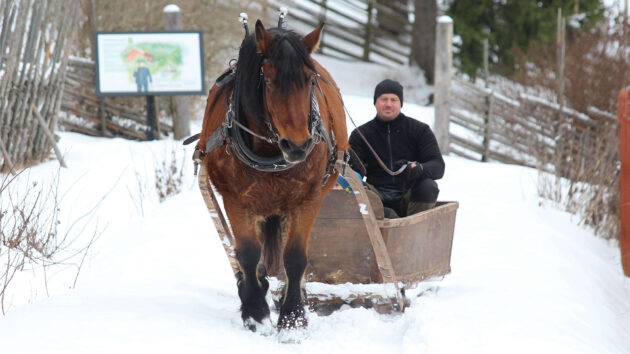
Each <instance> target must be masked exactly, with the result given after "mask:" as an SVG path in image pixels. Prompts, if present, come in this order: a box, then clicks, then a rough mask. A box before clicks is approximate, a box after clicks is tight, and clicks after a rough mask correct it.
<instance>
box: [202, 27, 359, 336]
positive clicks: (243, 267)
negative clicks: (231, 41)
mask: <svg viewBox="0 0 630 354" xmlns="http://www.w3.org/2000/svg"><path fill="white" fill-rule="evenodd" d="M322 28H323V24H322V25H320V26H319V27H317V28H316V29H315V30H313V31H312V32H311V33H309V34H308V35H306V36H304V37H301V36H299V35H298V34H296V33H295V32H292V31H287V30H284V29H281V28H272V29H269V30H266V29H265V27H264V26H263V25H262V23H261V22H260V20H258V21H257V22H256V28H255V33H254V34H252V35H248V36H246V37H245V39H244V40H243V43H242V44H241V49H240V51H239V58H238V61H237V63H236V66H235V67H234V68H233V70H232V73H231V74H232V75H233V79H231V80H230V79H226V80H221V78H219V80H217V84H215V86H213V87H212V89H211V90H210V93H209V96H208V102H207V106H206V111H205V116H204V121H203V128H202V132H201V135H200V139H199V143H198V145H197V149H198V150H201V151H202V156H203V155H204V154H205V156H204V157H203V160H202V163H204V164H205V167H206V169H207V171H208V175H209V177H210V180H211V182H212V184H213V185H214V186H215V187H216V189H217V191H218V192H219V193H220V194H221V196H222V197H223V203H224V207H225V212H226V214H227V217H228V219H229V221H230V224H231V226H232V230H233V232H234V237H235V243H236V245H235V246H236V258H237V260H238V263H239V266H240V272H239V274H238V275H237V287H238V294H239V297H240V299H241V317H242V319H243V321H244V324H245V326H246V327H248V328H249V329H251V330H255V328H256V327H255V322H253V321H257V322H262V321H263V320H264V319H265V318H267V317H269V306H268V304H267V302H266V300H265V294H266V292H267V290H268V288H269V282H268V281H267V279H266V275H267V273H266V270H267V269H273V267H275V266H278V265H279V264H280V263H279V262H280V255H282V265H283V266H284V271H285V274H286V283H285V286H284V290H283V296H282V299H281V302H280V304H281V306H280V316H279V319H278V328H279V329H286V328H300V327H305V326H306V325H307V321H306V317H305V311H304V306H305V304H306V299H305V298H304V294H305V292H303V281H304V279H303V278H304V270H305V268H306V263H307V250H308V243H309V239H310V235H311V229H312V227H313V223H314V221H315V218H316V216H317V214H318V212H319V209H320V205H321V202H322V199H323V198H324V196H325V195H326V193H327V192H328V191H329V190H330V189H331V188H332V186H333V185H334V183H335V181H336V177H337V171H336V170H335V168H334V167H333V166H334V164H335V161H338V160H339V158H338V156H342V155H343V153H344V152H345V151H346V150H347V148H348V137H347V130H346V121H345V112H344V108H343V102H342V100H341V95H340V93H339V89H338V87H337V85H336V84H335V83H334V81H333V79H332V77H331V76H330V74H329V73H328V72H327V71H326V70H325V69H324V68H323V67H322V66H321V65H320V64H319V63H318V62H317V61H315V60H314V59H313V58H312V57H311V55H310V54H311V53H312V52H313V51H314V50H315V49H316V48H317V45H318V44H319V39H320V35H321V31H322ZM226 75H227V74H226ZM226 75H223V76H222V77H223V78H225V77H228V76H226ZM228 78H229V77H228ZM223 81H225V83H224V82H223ZM239 122H240V124H239ZM234 128H239V129H236V131H235V129H234ZM217 142H218V143H217ZM239 142H240V143H239ZM210 150H211V151H210ZM206 153H207V154H206ZM340 153H341V155H340ZM326 175H328V178H325V176H326Z"/></svg>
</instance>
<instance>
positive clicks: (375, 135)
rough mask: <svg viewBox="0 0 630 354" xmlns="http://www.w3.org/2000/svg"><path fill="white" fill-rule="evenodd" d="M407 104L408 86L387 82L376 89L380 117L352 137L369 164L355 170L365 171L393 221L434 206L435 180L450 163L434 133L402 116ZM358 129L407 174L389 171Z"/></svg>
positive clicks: (354, 147) (383, 156)
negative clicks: (406, 87)
mask: <svg viewBox="0 0 630 354" xmlns="http://www.w3.org/2000/svg"><path fill="white" fill-rule="evenodd" d="M402 105H403V87H402V85H400V83H398V82H396V81H393V80H389V79H387V80H384V81H382V82H381V83H379V84H378V85H377V86H376V88H375V89H374V106H375V107H376V117H375V118H374V119H372V120H371V121H369V122H367V123H365V124H363V125H362V126H360V127H359V128H357V129H355V130H354V131H353V132H352V134H350V146H351V147H352V150H354V152H355V153H356V155H357V157H358V158H359V159H360V160H361V161H360V162H361V163H362V165H363V166H361V165H359V163H358V162H357V161H354V160H353V161H351V166H352V167H353V168H354V169H355V170H357V171H361V170H362V168H361V167H364V168H365V175H366V176H367V183H368V187H370V189H372V190H374V191H375V192H377V193H378V194H379V196H380V198H381V200H382V201H383V206H384V207H385V212H386V214H385V216H386V217H389V218H391V217H396V216H397V215H400V216H405V215H411V214H415V213H419V212H421V211H424V210H428V209H430V208H432V207H434V206H435V202H436V200H437V196H438V193H439V191H440V190H439V189H438V186H437V183H436V182H435V180H437V179H440V178H442V176H443V175H444V159H443V158H442V153H441V152H440V148H439V146H438V143H437V140H436V139H435V135H434V134H433V132H432V131H431V128H430V127H429V126H428V125H426V124H424V123H422V122H420V121H418V120H416V119H414V118H411V117H407V116H405V115H404V114H403V113H401V112H400V109H401V108H402ZM357 130H359V131H360V132H361V133H362V134H363V136H364V137H365V138H366V139H367V141H368V142H369V144H370V145H371V146H372V148H373V149H374V150H375V151H376V153H377V154H378V156H379V158H380V159H381V160H382V161H383V162H384V163H385V165H386V166H387V168H388V169H389V170H392V171H397V170H399V169H400V168H401V167H402V166H405V165H406V166H407V167H406V168H405V169H404V171H403V172H402V173H401V174H399V175H397V176H391V175H390V174H388V173H387V172H385V170H384V169H383V168H382V167H381V165H380V164H379V163H378V162H377V159H376V157H374V155H373V154H372V152H371V151H370V149H369V148H368V147H367V145H366V143H365V142H364V141H363V139H362V138H361V136H360V135H359V133H358V132H357ZM388 208H389V209H388ZM392 210H393V211H395V213H396V214H397V215H396V214H393V213H392Z"/></svg>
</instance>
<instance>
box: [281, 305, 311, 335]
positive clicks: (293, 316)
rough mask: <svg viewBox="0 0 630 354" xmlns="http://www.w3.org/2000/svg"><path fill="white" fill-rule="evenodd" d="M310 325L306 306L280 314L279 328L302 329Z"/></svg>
mask: <svg viewBox="0 0 630 354" xmlns="http://www.w3.org/2000/svg"><path fill="white" fill-rule="evenodd" d="M307 326H308V320H307V319H306V313H305V312H304V308H303V307H300V308H299V309H297V310H295V311H292V312H289V313H287V314H282V313H281V314H280V317H279V318H278V329H280V330H283V329H300V328H306V327H307Z"/></svg>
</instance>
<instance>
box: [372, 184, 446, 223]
mask: <svg viewBox="0 0 630 354" xmlns="http://www.w3.org/2000/svg"><path fill="white" fill-rule="evenodd" d="M368 187H369V188H370V189H371V190H373V191H374V192H376V193H377V194H378V195H379V197H380V198H381V200H382V201H383V206H384V207H387V208H391V209H393V210H394V211H395V212H396V214H398V215H399V216H405V215H407V206H408V205H409V203H410V202H415V203H427V204H428V203H435V202H436V201H437V198H438V194H439V193H440V189H439V188H438V185H437V183H436V182H435V181H434V180H432V179H430V178H425V179H417V180H414V181H412V182H411V183H410V184H408V185H407V188H406V192H405V195H402V190H400V189H392V188H388V187H377V186H372V185H368Z"/></svg>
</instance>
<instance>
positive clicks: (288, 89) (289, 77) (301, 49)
mask: <svg viewBox="0 0 630 354" xmlns="http://www.w3.org/2000/svg"><path fill="white" fill-rule="evenodd" d="M269 33H270V34H271V35H273V36H274V38H275V39H274V41H273V44H272V45H271V48H268V50H267V53H265V54H266V56H263V55H261V54H260V53H258V48H257V46H256V39H255V38H254V34H251V35H249V36H247V37H245V38H244V39H243V42H242V43H241V49H240V50H239V53H238V62H237V66H236V73H237V74H236V84H237V85H238V86H239V90H240V106H241V109H242V112H244V113H246V114H248V115H249V116H250V117H254V118H255V119H254V120H255V121H256V122H257V123H260V124H262V123H263V122H264V103H263V95H262V90H263V87H264V86H263V85H264V83H263V78H262V76H261V66H262V64H263V60H265V59H267V60H269V61H270V62H271V64H272V65H274V66H275V67H276V69H277V70H276V77H275V83H274V85H275V88H276V89H277V90H279V92H280V94H281V97H282V98H283V99H284V98H288V96H289V95H290V94H291V93H292V92H293V91H294V90H301V89H303V88H304V86H305V84H306V80H307V77H306V73H305V72H304V66H306V67H308V68H309V69H311V70H313V71H315V64H314V63H313V60H312V59H311V56H310V53H309V52H308V50H307V49H306V47H305V46H304V44H303V43H302V37H301V36H300V35H299V34H297V33H296V32H294V31H289V30H285V29H280V28H271V29H269Z"/></svg>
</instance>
